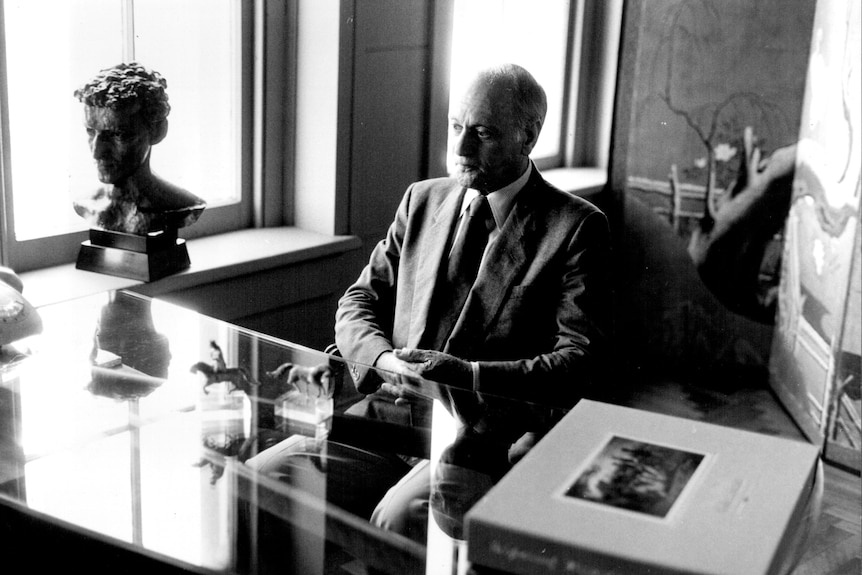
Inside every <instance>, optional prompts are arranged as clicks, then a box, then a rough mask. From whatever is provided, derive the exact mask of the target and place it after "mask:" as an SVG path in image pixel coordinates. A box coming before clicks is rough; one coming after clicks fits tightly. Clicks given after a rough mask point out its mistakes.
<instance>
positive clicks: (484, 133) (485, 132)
mask: <svg viewBox="0 0 862 575" xmlns="http://www.w3.org/2000/svg"><path fill="white" fill-rule="evenodd" d="M476 135H477V136H479V138H480V139H482V140H487V139H488V138H490V137H491V136H493V134H491V132H490V131H488V130H476Z"/></svg>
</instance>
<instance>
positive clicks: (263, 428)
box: [0, 292, 466, 575]
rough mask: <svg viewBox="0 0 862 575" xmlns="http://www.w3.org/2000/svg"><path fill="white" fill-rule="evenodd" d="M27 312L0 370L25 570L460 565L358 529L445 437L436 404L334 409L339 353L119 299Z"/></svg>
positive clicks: (6, 517) (437, 544)
mask: <svg viewBox="0 0 862 575" xmlns="http://www.w3.org/2000/svg"><path fill="white" fill-rule="evenodd" d="M39 313H40V315H41V317H42V321H43V325H44V328H43V331H42V333H41V334H39V335H36V336H33V337H30V338H27V339H25V340H22V341H20V342H17V343H16V344H14V346H11V347H9V346H7V347H5V348H3V350H2V351H3V363H2V368H0V369H2V386H0V529H2V531H0V536H2V537H3V539H2V540H3V541H4V543H5V544H4V547H5V548H9V546H14V545H15V544H16V543H20V544H21V545H25V544H27V543H28V542H30V541H41V542H42V545H41V551H40V552H39V553H37V554H32V555H31V556H30V557H29V558H28V568H30V569H31V570H34V569H36V567H48V568H50V567H54V566H62V567H83V568H86V569H87V570H88V572H93V571H94V570H95V571H99V572H101V571H118V572H129V570H130V569H132V567H133V566H139V567H142V568H145V569H146V570H147V571H148V572H154V571H158V572H161V571H163V570H164V571H170V570H171V569H176V570H178V571H186V572H188V571H191V572H217V573H222V572H227V573H234V572H236V573H270V572H279V573H289V572H296V573H365V572H375V571H374V570H377V572H384V573H398V574H400V575H404V574H408V573H426V572H428V573H456V572H459V571H461V572H464V571H465V570H466V566H465V564H464V559H463V555H464V554H463V549H461V551H462V552H461V553H460V554H459V544H458V543H457V541H456V540H454V539H452V538H451V537H448V536H446V534H445V533H444V532H442V531H441V532H440V533H433V532H432V533H429V535H428V544H427V545H421V544H419V543H416V542H414V541H412V540H410V539H408V538H405V537H402V536H399V535H396V534H393V533H390V532H387V531H384V530H382V529H378V528H376V527H373V526H372V525H371V523H370V522H369V521H368V519H369V517H370V514H371V511H372V510H373V508H374V506H375V505H376V503H377V502H378V501H379V500H380V498H382V496H383V495H384V494H385V492H386V490H387V489H388V487H389V486H391V485H392V484H393V483H394V482H395V481H396V480H397V479H398V478H400V477H401V476H403V475H404V474H405V473H406V472H407V471H409V470H410V469H411V468H410V466H409V465H408V463H407V462H409V461H413V460H414V458H430V459H431V460H432V461H434V460H435V454H439V453H440V452H441V450H442V449H443V448H444V447H445V446H446V445H447V444H448V443H451V442H452V440H453V437H454V433H455V427H454V424H453V422H452V420H451V418H450V417H447V416H448V414H447V413H446V412H445V410H440V409H436V410H434V411H433V414H432V416H431V417H429V418H428V420H427V422H426V423H425V424H422V425H412V426H401V425H398V424H397V423H396V424H392V423H382V422H380V421H375V420H372V419H369V418H366V417H363V416H356V415H349V414H346V413H345V411H346V410H347V408H348V407H350V406H351V405H353V404H354V403H355V402H356V401H358V400H359V399H360V397H359V396H358V395H357V394H356V392H355V391H354V387H353V383H352V381H351V380H350V377H349V374H348V372H347V369H348V368H349V366H347V365H346V364H345V363H344V362H343V361H342V360H341V359H340V358H338V357H335V356H332V355H327V354H324V353H321V352H318V351H314V350H311V349H307V348H303V347H300V346H296V345H292V344H290V343H287V342H284V341H280V340H277V339H275V338H271V337H268V336H264V335H261V334H258V333H254V332H252V331H249V330H246V329H242V328H239V327H237V326H234V325H230V324H228V323H225V322H222V321H217V320H214V319H212V318H208V317H205V316H202V315H200V314H198V313H195V312H193V311H189V310H187V309H183V308H180V307H177V306H174V305H171V304H167V303H165V302H161V301H159V300H150V299H146V298H143V297H141V296H137V295H135V294H132V293H129V292H110V293H105V294H101V295H98V296H93V297H89V298H83V299H78V300H73V301H69V302H65V303H62V304H57V305H52V306H46V307H43V308H41V309H40V310H39ZM291 366H294V367H296V369H294V370H293V372H294V376H297V375H299V376H303V375H305V376H308V377H298V380H297V382H296V383H290V382H289V381H288V379H289V374H290V373H291V369H290V368H291ZM315 370H316V371H315ZM210 371H214V374H208V372H210ZM312 372H314V373H312ZM321 373H322V374H324V375H325V377H320V374H321ZM308 381H312V382H315V381H316V382H318V383H321V384H322V385H319V386H318V385H314V384H312V385H309V384H308ZM303 392H304V393H303ZM441 546H442V547H441ZM28 555H29V554H28ZM459 557H460V559H459ZM39 572H41V570H39Z"/></svg>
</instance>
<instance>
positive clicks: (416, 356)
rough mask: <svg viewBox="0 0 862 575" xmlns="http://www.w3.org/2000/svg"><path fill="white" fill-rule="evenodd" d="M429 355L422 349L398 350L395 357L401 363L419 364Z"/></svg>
mask: <svg viewBox="0 0 862 575" xmlns="http://www.w3.org/2000/svg"><path fill="white" fill-rule="evenodd" d="M427 355H428V353H427V352H426V351H424V350H421V349H396V350H395V357H397V358H398V359H400V360H401V361H406V362H410V363H419V362H421V361H423V360H425V358H426V356H427Z"/></svg>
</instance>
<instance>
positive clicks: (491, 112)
mask: <svg viewBox="0 0 862 575" xmlns="http://www.w3.org/2000/svg"><path fill="white" fill-rule="evenodd" d="M527 138H528V136H527V134H526V131H525V130H523V129H521V128H520V127H519V126H518V124H517V122H516V118H515V114H514V109H513V106H512V102H511V98H510V97H509V96H508V94H507V93H506V91H505V90H504V89H503V87H502V86H500V85H499V84H498V85H491V86H488V85H487V84H486V83H485V82H481V81H479V82H476V83H475V84H473V86H471V87H470V88H469V89H468V90H467V91H466V93H465V95H464V97H463V98H462V99H461V102H460V106H459V107H458V108H457V109H456V110H455V111H454V113H453V114H452V115H451V116H450V118H449V143H450V145H451V152H452V160H453V162H454V174H453V175H454V177H455V178H457V179H458V183H460V184H461V185H462V186H465V187H468V188H473V189H475V190H479V191H480V192H483V193H488V192H493V191H495V190H498V189H500V188H502V187H504V186H506V185H507V184H510V183H511V182H513V181H515V180H516V179H518V177H519V176H520V175H521V174H522V173H523V172H524V170H525V169H526V167H527V163H528V156H527V154H528V153H529V150H530V149H531V148H532V146H527V147H525V145H524V144H525V141H526V140H527Z"/></svg>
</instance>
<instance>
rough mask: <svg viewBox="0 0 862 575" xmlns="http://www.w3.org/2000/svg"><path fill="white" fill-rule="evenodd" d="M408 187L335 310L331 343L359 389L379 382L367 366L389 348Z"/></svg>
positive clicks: (373, 387)
mask: <svg viewBox="0 0 862 575" xmlns="http://www.w3.org/2000/svg"><path fill="white" fill-rule="evenodd" d="M412 190H413V186H411V187H410V188H409V189H408V190H407V192H406V193H405V194H404V197H403V198H402V200H401V203H400V205H399V206H398V210H397V212H396V215H395V219H394V221H393V222H392V224H391V225H390V226H389V229H388V231H387V233H386V237H385V238H384V239H383V240H382V241H380V242H379V243H378V244H377V246H375V248H374V250H373V252H372V253H371V257H370V259H369V262H368V264H367V265H366V266H365V268H364V269H363V270H362V273H360V275H359V278H358V279H357V280H356V282H354V283H353V285H351V286H350V287H349V288H347V291H346V292H345V293H344V295H343V296H342V297H341V299H340V300H339V302H338V309H337V311H336V313H335V343H336V345H337V346H338V349H339V351H340V352H341V355H342V356H343V357H345V358H348V359H349V361H350V373H351V375H352V376H353V380H354V382H355V383H356V388H357V390H359V392H360V393H365V394H368V393H372V392H374V391H375V390H376V389H377V388H378V387H379V386H380V383H381V380H380V378H379V376H378V375H377V374H376V373H375V372H374V370H373V369H370V368H371V367H372V366H373V365H374V363H375V362H376V361H377V358H378V357H380V355H381V354H382V353H384V352H386V351H390V350H392V349H393V345H392V333H393V323H394V315H395V297H396V292H397V281H398V270H399V263H400V259H401V248H402V245H403V240H404V233H405V229H406V222H407V215H408V211H409V206H410V198H411V193H412Z"/></svg>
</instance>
